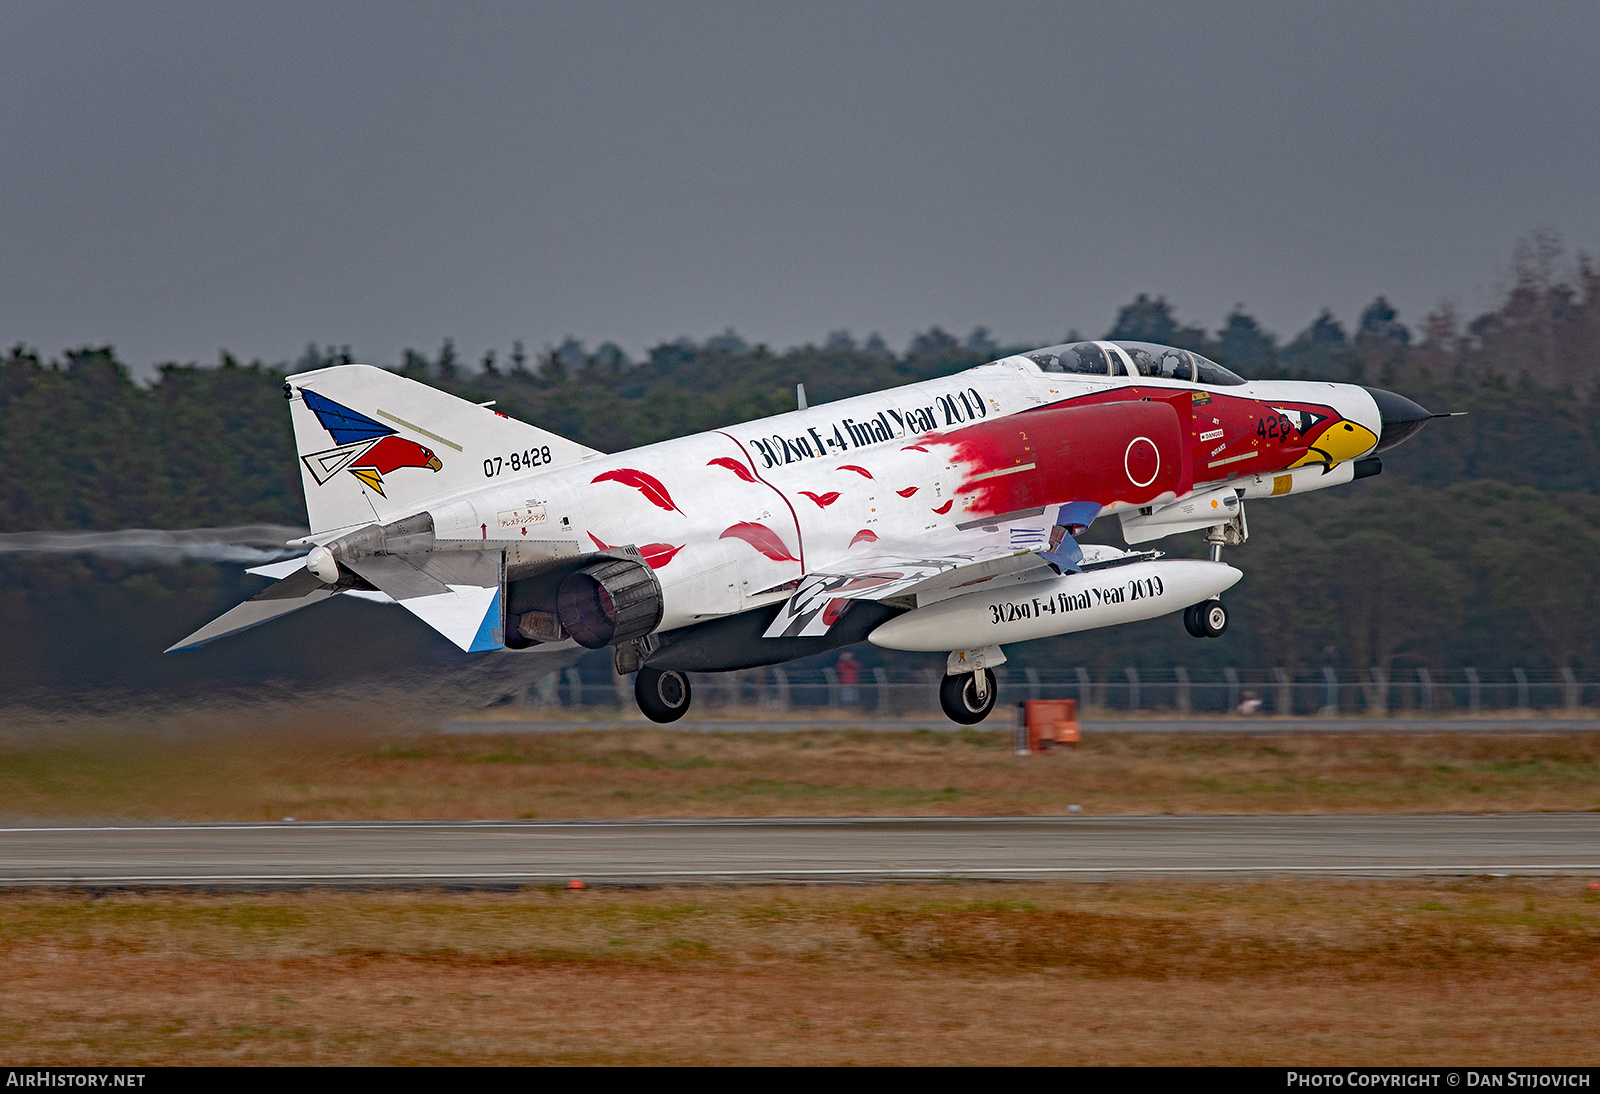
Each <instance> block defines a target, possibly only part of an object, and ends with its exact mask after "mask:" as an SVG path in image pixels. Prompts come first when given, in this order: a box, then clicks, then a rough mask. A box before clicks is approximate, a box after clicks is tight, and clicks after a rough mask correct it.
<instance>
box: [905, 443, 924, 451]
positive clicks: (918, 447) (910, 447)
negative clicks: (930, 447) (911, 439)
mask: <svg viewBox="0 0 1600 1094" xmlns="http://www.w3.org/2000/svg"><path fill="white" fill-rule="evenodd" d="M900 451H902V452H926V451H927V449H926V448H923V447H922V446H921V445H920V444H908V445H906V446H905V447H904V448H902V449H900Z"/></svg>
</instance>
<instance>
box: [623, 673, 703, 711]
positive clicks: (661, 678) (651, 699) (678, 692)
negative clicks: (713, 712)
mask: <svg viewBox="0 0 1600 1094" xmlns="http://www.w3.org/2000/svg"><path fill="white" fill-rule="evenodd" d="M633 697H634V698H635V699H636V700H638V702H639V709H640V710H641V711H643V712H644V716H645V717H646V718H648V719H650V720H651V721H652V722H676V721H677V720H678V719H679V718H682V717H683V716H684V715H685V714H687V713H689V698H690V696H689V678H688V677H687V676H685V675H684V674H683V673H681V672H678V671H677V670H676V669H652V668H642V669H640V670H639V673H638V675H637V676H635V677H634V678H633Z"/></svg>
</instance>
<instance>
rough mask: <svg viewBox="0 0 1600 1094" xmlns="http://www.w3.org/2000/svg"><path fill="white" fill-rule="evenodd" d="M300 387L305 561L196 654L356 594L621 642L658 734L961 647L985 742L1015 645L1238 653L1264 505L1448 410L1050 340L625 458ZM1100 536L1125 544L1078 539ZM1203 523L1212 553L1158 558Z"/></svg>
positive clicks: (584, 644)
mask: <svg viewBox="0 0 1600 1094" xmlns="http://www.w3.org/2000/svg"><path fill="white" fill-rule="evenodd" d="M284 396H285V398H286V399H287V400H288V402H289V413H290V417H291V419H292V421H293V424H294V432H295V440H296V445H297V448H298V454H299V459H300V464H301V477H302V482H303V485H304V488H305V493H306V508H307V512H308V514H309V517H310V521H311V534H310V535H309V536H307V537H306V538H305V539H303V540H297V541H295V544H293V545H298V546H303V547H304V548H306V553H305V555H303V556H302V557H300V558H295V559H291V560H289V561H287V562H283V563H276V564H273V565H270V566H263V567H257V568H255V569H254V570H252V571H251V572H253V573H257V574H260V575H262V576H265V577H269V578H274V579H276V581H275V584H273V585H272V586H270V587H269V588H267V589H266V590H264V591H263V592H262V593H260V594H259V595H257V596H256V597H254V598H252V599H251V600H248V601H246V602H245V603H243V604H241V605H239V606H238V607H236V608H234V609H232V610H231V611H229V612H227V613H226V614H224V615H223V616H222V617H220V618H219V619H216V620H214V621H213V622H211V623H209V624H207V625H206V626H204V627H202V628H201V629H200V630H198V631H196V632H195V633H194V634H192V635H190V636H189V637H188V638H186V639H184V640H183V641H181V642H179V643H177V644H176V645H175V646H174V647H173V649H174V650H178V649H191V648H194V647H196V646H200V645H204V644H205V643H207V642H211V641H213V640H215V639H218V638H221V637H224V636H225V635H229V634H233V633H236V632H238V631H241V630H244V629H246V628H248V627H253V626H256V625H258V624H260V623H264V622H267V621H268V620H271V619H275V618H277V617H278V616H281V615H284V614H286V613H288V612H291V611H294V610H296V609H298V608H302V607H306V606H308V605H310V604H314V603H317V602H318V601H321V600H325V599H328V598H330V597H333V596H337V595H340V594H350V595H358V596H363V597H366V598H368V599H374V600H380V601H386V602H393V603H395V604H398V605H399V606H400V607H402V608H404V609H406V610H408V611H409V612H411V613H412V614H413V615H415V616H416V617H417V618H419V619H421V620H422V621H423V622H425V623H427V624H428V625H429V626H431V627H433V628H435V629H436V630H438V631H439V632H440V633H442V634H443V635H445V636H446V637H447V638H449V639H450V640H451V641H452V642H454V643H455V644H456V645H457V646H459V647H460V648H461V649H462V650H465V651H468V652H478V651H487V650H500V649H509V650H520V651H526V652H527V653H528V654H530V655H534V656H537V655H539V654H543V653H560V654H566V655H567V656H570V655H571V654H570V651H573V650H576V649H580V648H588V649H604V648H610V649H611V650H612V651H613V657H614V662H615V666H616V669H617V671H618V672H619V673H631V674H634V675H635V688H634V690H635V695H636V696H637V698H638V701H639V705H640V708H641V709H642V710H643V711H644V712H645V714H647V715H648V716H649V717H651V718H653V719H655V720H657V721H661V722H666V721H671V720H673V719H676V718H679V717H682V716H683V714H684V713H686V712H687V711H688V709H689V707H690V703H691V695H690V688H689V678H688V676H687V675H686V674H687V673H690V672H721V671H732V670H737V669H746V668H753V667H756V666H760V665H772V664H778V663H781V662H784V661H789V660H792V659H794V658H797V657H804V656H807V655H809V654H815V653H819V652H822V651H825V650H831V649H836V648H839V647H842V646H847V645H850V644H852V643H856V642H870V643H873V644H875V645H878V646H881V647H884V648H888V649H901V650H924V651H932V652H942V653H945V654H946V655H947V661H946V672H947V680H946V681H945V684H944V685H943V686H941V688H940V696H941V702H942V703H943V705H944V709H945V712H946V713H947V714H948V715H949V716H950V717H951V718H952V719H954V720H956V721H958V722H963V723H968V724H970V723H973V722H977V721H980V720H981V719H982V718H984V717H985V716H986V715H987V714H988V713H989V711H990V709H991V708H992V707H993V705H994V697H995V687H994V674H993V672H992V671H991V670H992V669H993V668H994V667H995V666H997V665H1000V664H1002V663H1004V661H1005V657H1006V655H1005V651H1004V646H1005V645H1006V644H1008V643H1015V642H1024V641H1029V640H1031V639H1035V638H1041V637H1045V636H1048V635H1054V634H1066V633H1069V632H1074V631H1082V630H1090V629H1093V628H1096V627H1106V626H1113V625H1115V624H1119V623H1127V622H1133V621H1135V620H1140V619H1150V618H1154V617H1156V616H1161V615H1166V614H1167V613H1169V612H1176V611H1178V610H1180V609H1182V610H1183V621H1184V625H1185V627H1186V628H1187V629H1188V630H1189V632H1190V633H1191V634H1193V635H1195V636H1196V637H1202V638H1204V637H1216V636H1217V635H1220V634H1221V633H1222V632H1223V630H1225V629H1226V626H1227V621H1228V613H1227V609H1226V607H1225V606H1224V604H1223V602H1222V600H1221V599H1220V598H1221V595H1222V593H1223V592H1225V591H1226V590H1227V589H1229V588H1231V587H1232V586H1233V585H1234V584H1235V583H1236V582H1237V581H1238V580H1239V579H1240V578H1241V577H1242V576H1243V575H1242V574H1241V573H1240V571H1239V570H1237V569H1235V568H1234V567H1233V566H1230V565H1228V564H1226V563H1224V562H1223V561H1222V552H1223V549H1224V548H1225V547H1229V546H1234V545H1238V544H1242V543H1244V542H1245V540H1246V539H1247V538H1248V535H1249V531H1248V526H1247V525H1246V523H1245V514H1244V507H1245V502H1246V501H1250V500H1254V499H1266V498H1275V497H1286V496H1289V495H1292V494H1302V493H1306V492H1308V491H1313V490H1321V489H1325V488H1327V487H1331V486H1339V485H1342V484H1345V483H1348V482H1351V481H1352V480H1354V479H1359V478H1365V477H1367V476H1369V475H1375V474H1377V473H1378V472H1379V471H1380V470H1381V469H1382V463H1381V461H1380V459H1379V453H1381V452H1383V451H1384V450H1385V449H1387V448H1391V447H1393V446H1394V445H1396V444H1399V443H1400V442H1401V441H1403V440H1405V439H1406V438H1408V437H1410V436H1411V435H1413V434H1414V433H1416V432H1417V431H1418V430H1419V429H1421V428H1422V426H1423V425H1424V424H1425V423H1426V422H1427V421H1428V420H1429V419H1430V418H1434V417H1439V416H1440V415H1435V414H1431V413H1429V412H1428V411H1427V410H1424V409H1423V408H1422V407H1420V406H1418V405H1417V404H1416V403H1414V402H1412V401H1411V400H1409V399H1406V398H1404V397H1402V396H1400V395H1396V394H1394V393H1393V392H1389V391H1383V390H1381V389H1377V388H1366V387H1359V386H1356V385H1353V384H1335V383H1327V382H1323V381H1315V382H1313V381H1293V380H1261V381H1246V380H1244V379H1241V378H1240V377H1238V376H1236V375H1234V374H1233V373H1231V372H1229V371H1228V370H1227V369H1224V368H1222V367H1221V366H1219V365H1217V364H1216V363H1215V362H1212V361H1209V360H1207V359H1206V358H1204V357H1201V356H1199V355H1197V354H1194V353H1190V352H1188V351H1185V350H1181V349H1174V348H1172V347H1170V346H1157V345H1151V344H1148V343H1140V342H1075V343H1071V344H1068V345H1060V346H1050V347H1046V348H1044V349H1040V350H1035V351H1033V352H1030V353H1022V354H1017V355H1014V356H1011V357H1006V358H1003V359H1002V360H999V361H994V362H991V363H989V364H986V365H981V366H979V367H977V368H974V369H971V370H968V371H967V372H965V373H962V374H961V375H959V376H956V377H946V378H944V379H940V380H931V381H926V382H923V383H919V384H910V385H907V386H905V387H901V388H896V389H893V390H890V391H885V392H880V393H875V394H870V395H862V396H858V397H855V398H851V399H844V400H840V401H839V402H836V403H832V404H827V405H824V406H819V407H811V408H802V409H800V410H796V411H794V412H791V413H788V414H780V415H777V416H775V417H772V418H767V419H763V420H760V421H754V422H749V423H746V424H744V425H740V426H731V427H728V428H725V429H717V430H712V431H710V432H706V433H699V434H695V435H693V436H689V437H681V438H678V439H677V440H671V441H662V442H660V443H659V444H652V445H647V446H645V447H643V448H637V449H633V450H631V451H627V452H621V453H616V454H613V455H606V454H605V453H602V452H598V451H596V450H594V449H592V448H588V447H586V446H584V445H581V444H578V443H576V442H574V441H570V440H567V439H565V438H563V437H560V436H557V435H556V434H553V433H550V432H548V431H546V430H543V429H540V428H539V427H537V426H534V425H528V424H526V423H523V422H519V421H515V420H514V419H511V418H508V417H506V416H505V415H503V414H499V413H497V412H495V411H492V410H490V409H488V408H487V407H483V406H478V405H476V404H473V403H469V402H466V401H463V400H461V399H457V398H455V397H453V396H451V395H447V394H445V393H443V392H440V391H436V390H434V389H432V388H429V387H427V386H426V385H423V384H419V383H417V382H415V381H412V380H408V379H405V378H404V377H401V376H397V375H395V374H394V373H391V372H387V371H385V370H383V369H378V368H372V367H370V366H366V365H341V366H338V367H334V368H326V369H319V370H317V371H314V372H305V373H301V374H299V375H296V376H291V377H289V378H288V381H287V382H286V383H285V384H284ZM413 422H415V423H421V424H419V425H412V424H411V423H413ZM413 435H414V436H413ZM424 441H432V442H435V443H437V444H439V445H441V446H442V450H443V451H444V452H445V455H444V456H443V457H440V456H439V455H437V454H436V450H435V449H434V448H431V447H428V446H427V445H426V444H424V443H423V442H424ZM508 453H509V455H508ZM480 467H481V468H482V471H483V475H482V477H481V478H480V477H479V475H478V469H479V468H480ZM506 472H515V473H518V474H517V477H516V478H515V480H514V481H511V480H509V479H507V478H506V475H505V473H506ZM484 479H489V480H494V481H491V482H488V483H485V482H484ZM1101 517H1115V518H1116V519H1117V520H1118V521H1119V522H1120V529H1121V533H1122V538H1123V540H1124V541H1125V543H1126V544H1127V545H1128V549H1120V548H1113V547H1108V546H1103V545H1090V544H1083V545H1080V544H1079V543H1078V537H1079V536H1080V535H1081V534H1082V533H1083V531H1084V530H1085V529H1086V528H1087V527H1088V526H1089V525H1090V524H1092V523H1093V522H1094V521H1095V520H1096V519H1099V518H1101ZM1186 532H1202V533H1204V535H1205V538H1206V542H1207V544H1208V548H1209V549H1208V551H1207V556H1208V557H1206V558H1204V559H1165V558H1163V557H1162V555H1161V552H1159V551H1153V550H1136V549H1134V548H1136V547H1138V546H1139V545H1141V544H1146V543H1149V542H1151V541H1154V540H1158V539H1161V538H1163V537H1166V536H1170V535H1177V534H1182V533H1186ZM1112 594H1115V595H1112Z"/></svg>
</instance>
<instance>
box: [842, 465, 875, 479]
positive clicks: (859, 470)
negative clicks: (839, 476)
mask: <svg viewBox="0 0 1600 1094" xmlns="http://www.w3.org/2000/svg"><path fill="white" fill-rule="evenodd" d="M839 470H840V471H854V472H855V473H856V474H858V475H860V476H862V477H863V478H868V479H870V478H872V472H871V471H868V470H867V469H866V468H865V467H858V466H856V465H855V464H853V463H841V464H840V465H839Z"/></svg>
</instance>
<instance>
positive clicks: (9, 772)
mask: <svg viewBox="0 0 1600 1094" xmlns="http://www.w3.org/2000/svg"><path fill="white" fill-rule="evenodd" d="M374 710H375V706H374V704H372V703H370V702H368V703H350V704H344V705H331V704H330V705H322V706H318V707H316V708H311V709H308V708H307V707H305V706H297V705H294V704H288V703H285V704H279V705H274V704H270V703H262V704H257V705H256V706H254V707H251V708H248V710H241V709H239V708H221V707H218V708H212V709H187V710H178V711H167V710H145V711H132V712H130V711H126V710H124V711H120V712H108V713H104V714H93V713H87V714H78V715H74V716H72V717H70V718H68V717H61V716H50V717H42V716H39V715H37V714H31V715H30V714H26V713H21V714H12V715H3V714H0V813H3V814H4V815H5V816H6V817H7V818H9V819H10V820H12V821H23V822H26V821H29V820H52V821H68V822H71V821H90V820H93V821H104V820H112V821H116V820H130V821H131V820H179V821H203V820H243V821H250V820H276V819H279V818H281V817H285V816H293V817H297V818H299V819H302V820H313V819H383V818H388V819H410V818H504V817H526V816H539V817H557V816H582V817H717V816H772V815H783V816H839V815H874V814H876V815H895V814H898V815H910V814H916V815H940V814H943V815H983V814H991V815H992V814H1060V813H1064V812H1066V811H1067V808H1068V806H1069V805H1073V804H1076V805H1081V806H1082V807H1083V808H1084V810H1085V811H1086V812H1089V813H1098V814H1110V813H1138V814H1151V813H1331V812H1360V813H1382V812H1425V813H1448V812H1496V811H1518V812H1520V811H1536V810H1593V809H1597V808H1600V734H1588V733H1567V734H1561V733H1554V734H1544V735H1533V734H1526V735H1511V734H1506V735H1493V736H1491V735H1480V734H1471V735H1467V734H1456V735H1436V736H1416V735H1412V734H1363V735H1343V734H1327V735H1311V734H1284V735H1280V736H1276V737H1271V736H1269V737H1250V736H1243V735H1240V736H1217V735H1210V734H1207V735H1183V734H1171V735H1161V736H1132V735H1117V734H1095V733H1092V732H1091V733H1089V734H1088V735H1087V739H1086V740H1085V742H1084V744H1083V747H1082V748H1081V749H1080V750H1078V751H1076V752H1069V751H1058V752H1055V753H1052V754H1049V755H1046V756H1042V757H1017V756H1014V755H1012V752H1011V747H1010V734H1009V731H1008V730H1006V729H1003V728H997V729H994V730H987V731H985V730H968V731H962V732H935V733H927V732H924V733H916V732H910V733H882V732H873V731H861V730H852V729H849V728H834V729H819V730H817V731H814V732H804V733H784V734H765V733H686V732H673V731H666V730H661V729H656V728H645V727H640V728H638V729H637V730H605V731H584V730H582V729H574V730H573V731H571V732H563V733H541V734H524V735H515V734H508V733H495V732H492V731H485V732H482V733H478V734H472V735H445V734H441V733H438V732H437V730H436V729H435V728H434V727H436V726H437V725H438V724H439V723H440V721H441V720H442V719H441V718H439V717H437V714H438V712H437V711H430V710H428V709H426V708H425V707H422V706H417V707H407V706H405V705H403V704H393V705H389V706H379V707H377V708H376V710H377V712H376V713H375V712H374ZM1588 881H1589V879H1587V878H1565V879H1539V880H1527V879H1503V878H1502V879H1451V880H1436V881H1428V880H1421V881H1383V882H1378V881H1357V880H1337V879H1332V880H1330V879H1318V880H1304V879H1298V880H1279V881H1259V882H1241V883H1233V884H1229V883H1217V882H1212V883H1189V882H1166V881H1163V882H1153V881H1152V882H1142V883H1102V884H1089V883H1059V884H980V883H949V884H941V885H932V884H930V885H909V884H908V885H880V886H860V887H850V886H836V887H816V888H804V887H791V888H756V887H742V888H718V887H706V888H698V889H691V888H683V889H589V890H586V891H573V892H569V891H561V890H542V889H525V890H504V891H474V892H439V891H420V890H418V891H376V892H363V891H352V890H301V891H271V892H260V893H248V892H243V893H241V892H228V893H203V892H195V893H184V892H168V891H149V892H110V893H102V894H84V893H59V892H0V983H3V984H4V985H5V990H4V991H3V992H0V1057H3V1058H5V1059H6V1060H7V1061H8V1062H11V1063H14V1064H20V1065H27V1064H50V1063H55V1064H122V1065H139V1064H159V1063H195V1064H199V1063H279V1062H281V1063H539V1062H549V1063H818V1064H820V1063H884V1064H915V1063H960V1064H1007V1063H1086V1064H1092V1063H1111V1064H1136V1063H1148V1064H1174V1063H1175V1064H1207V1063H1239V1064H1259V1063H1280V1064H1282V1063H1295V1064H1316V1063H1328V1064H1345V1065H1349V1064H1363V1063H1370V1064H1427V1063H1462V1062H1470V1063H1475V1064H1484V1065H1489V1064H1507V1065H1509V1064H1529V1063H1540V1064H1568V1063H1570V1064H1586V1063H1592V1062H1593V1060H1594V1059H1595V1058H1596V1055H1597V1053H1600V1009H1597V1008H1595V1006H1594V1005H1593V997H1594V984H1595V980H1596V976H1597V974H1600V891H1595V890H1590V889H1588V888H1587V883H1588Z"/></svg>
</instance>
